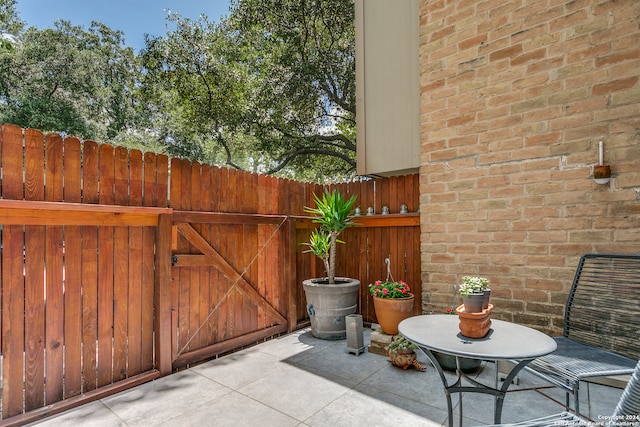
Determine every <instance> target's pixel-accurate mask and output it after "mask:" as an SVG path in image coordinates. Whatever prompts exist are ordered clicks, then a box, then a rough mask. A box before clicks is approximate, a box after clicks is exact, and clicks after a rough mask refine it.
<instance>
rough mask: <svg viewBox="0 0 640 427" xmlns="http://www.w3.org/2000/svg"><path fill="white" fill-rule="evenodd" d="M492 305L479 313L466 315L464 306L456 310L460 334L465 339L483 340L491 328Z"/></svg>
mask: <svg viewBox="0 0 640 427" xmlns="http://www.w3.org/2000/svg"><path fill="white" fill-rule="evenodd" d="M492 310H493V304H489V307H488V308H487V309H486V310H482V311H481V312H479V313H467V312H466V311H465V309H464V304H463V305H460V306H459V307H458V308H456V313H458V318H459V319H460V333H461V334H462V335H463V336H465V337H467V338H484V336H485V335H487V333H488V332H489V328H491V311H492Z"/></svg>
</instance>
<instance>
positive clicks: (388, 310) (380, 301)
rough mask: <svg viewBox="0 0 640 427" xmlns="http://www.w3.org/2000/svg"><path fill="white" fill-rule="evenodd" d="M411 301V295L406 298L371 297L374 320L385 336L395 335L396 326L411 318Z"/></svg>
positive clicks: (412, 297) (396, 331)
mask: <svg viewBox="0 0 640 427" xmlns="http://www.w3.org/2000/svg"><path fill="white" fill-rule="evenodd" d="M413 299H414V296H413V294H411V296H410V297H407V298H378V297H376V296H374V297H373V306H374V308H375V310H376V318H377V319H378V323H379V324H380V327H381V328H382V330H383V331H384V333H385V334H388V335H396V334H397V333H398V324H399V323H400V322H402V321H403V320H404V319H406V318H408V317H411V316H413Z"/></svg>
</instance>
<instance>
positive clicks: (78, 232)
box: [63, 138, 83, 398]
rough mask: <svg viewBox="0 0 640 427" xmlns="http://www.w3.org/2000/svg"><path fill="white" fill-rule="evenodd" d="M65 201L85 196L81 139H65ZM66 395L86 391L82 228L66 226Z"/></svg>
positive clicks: (79, 199) (76, 199)
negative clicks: (83, 340) (83, 348)
mask: <svg viewBox="0 0 640 427" xmlns="http://www.w3.org/2000/svg"><path fill="white" fill-rule="evenodd" d="M63 154H64V159H63V162H64V163H63V169H64V200H65V201H66V202H71V203H80V202H81V199H82V166H81V165H82V160H81V153H80V141H79V140H78V139H77V138H65V139H64V142H63ZM64 262H65V279H64V396H65V398H68V397H72V396H77V395H79V394H81V393H82V370H83V365H82V228H81V226H76V225H69V226H65V227H64Z"/></svg>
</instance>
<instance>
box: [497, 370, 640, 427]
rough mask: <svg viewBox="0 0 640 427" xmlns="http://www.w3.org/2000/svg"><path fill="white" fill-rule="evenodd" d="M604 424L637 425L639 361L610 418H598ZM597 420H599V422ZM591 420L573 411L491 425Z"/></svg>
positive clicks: (527, 426)
mask: <svg viewBox="0 0 640 427" xmlns="http://www.w3.org/2000/svg"><path fill="white" fill-rule="evenodd" d="M600 421H601V422H602V425H604V426H611V427H613V426H623V425H631V426H633V425H638V423H640V361H638V363H637V364H636V367H635V370H634V371H633V374H632V375H631V379H630V380H629V382H628V383H627V386H626V388H625V389H624V391H623V392H622V396H621V397H620V401H618V405H617V406H616V409H615V410H614V411H613V414H612V415H611V417H610V418H607V417H605V418H603V419H602V420H600ZM600 421H599V422H600ZM594 425H598V424H594V423H593V421H590V420H588V419H585V418H582V417H579V416H577V415H576V414H574V413H570V412H562V413H559V414H555V415H548V416H546V417H540V418H536V419H534V420H528V421H521V422H517V423H511V424H494V425H493V427H498V426H500V427H549V426H591V427H593V426H594Z"/></svg>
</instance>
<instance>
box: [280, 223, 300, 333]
mask: <svg viewBox="0 0 640 427" xmlns="http://www.w3.org/2000/svg"><path fill="white" fill-rule="evenodd" d="M284 233H285V238H284V242H285V243H284V253H285V257H286V258H285V265H286V267H285V274H284V281H285V286H286V292H287V300H288V304H287V306H288V307H287V311H288V313H287V320H288V323H289V326H288V328H289V332H293V331H295V329H296V326H297V324H298V304H297V303H296V301H297V295H298V294H297V291H296V287H297V286H302V284H298V283H296V280H297V277H298V274H297V270H296V257H297V251H296V226H295V219H293V218H291V217H288V218H287V222H286V224H285V226H284Z"/></svg>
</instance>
